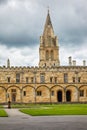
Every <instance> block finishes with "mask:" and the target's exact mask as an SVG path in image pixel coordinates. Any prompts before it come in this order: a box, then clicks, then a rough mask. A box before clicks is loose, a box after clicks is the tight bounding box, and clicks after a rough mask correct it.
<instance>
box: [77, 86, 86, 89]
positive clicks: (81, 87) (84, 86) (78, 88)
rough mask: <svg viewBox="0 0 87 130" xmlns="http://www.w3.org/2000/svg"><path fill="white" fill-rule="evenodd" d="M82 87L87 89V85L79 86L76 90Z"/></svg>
mask: <svg viewBox="0 0 87 130" xmlns="http://www.w3.org/2000/svg"><path fill="white" fill-rule="evenodd" d="M82 87H87V85H81V86H80V87H79V88H78V89H80V88H82Z"/></svg>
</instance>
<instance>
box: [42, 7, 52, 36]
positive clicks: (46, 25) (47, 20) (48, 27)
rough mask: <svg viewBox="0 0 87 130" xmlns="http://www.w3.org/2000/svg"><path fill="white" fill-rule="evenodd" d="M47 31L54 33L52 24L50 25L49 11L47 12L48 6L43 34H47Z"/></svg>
mask: <svg viewBox="0 0 87 130" xmlns="http://www.w3.org/2000/svg"><path fill="white" fill-rule="evenodd" d="M48 30H49V31H48ZM47 32H49V34H50V35H51V34H52V35H53V34H54V30H53V26H52V22H51V18H50V13H49V8H48V13H47V18H46V22H45V27H44V32H43V35H47Z"/></svg>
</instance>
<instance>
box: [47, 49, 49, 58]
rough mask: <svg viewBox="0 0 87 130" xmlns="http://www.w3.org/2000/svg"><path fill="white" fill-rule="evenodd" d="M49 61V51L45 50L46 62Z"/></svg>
mask: <svg viewBox="0 0 87 130" xmlns="http://www.w3.org/2000/svg"><path fill="white" fill-rule="evenodd" d="M48 59H49V51H48V50H47V51H46V60H48Z"/></svg>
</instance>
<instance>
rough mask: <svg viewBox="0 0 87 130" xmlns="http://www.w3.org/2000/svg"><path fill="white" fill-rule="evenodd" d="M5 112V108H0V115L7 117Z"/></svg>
mask: <svg viewBox="0 0 87 130" xmlns="http://www.w3.org/2000/svg"><path fill="white" fill-rule="evenodd" d="M7 116H8V115H7V113H6V112H5V110H3V109H0V117H7Z"/></svg>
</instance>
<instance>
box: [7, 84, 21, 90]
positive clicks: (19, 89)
mask: <svg viewBox="0 0 87 130" xmlns="http://www.w3.org/2000/svg"><path fill="white" fill-rule="evenodd" d="M12 87H15V88H18V89H19V90H21V89H20V87H19V86H16V85H11V86H9V87H8V88H7V90H8V89H9V88H12Z"/></svg>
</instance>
